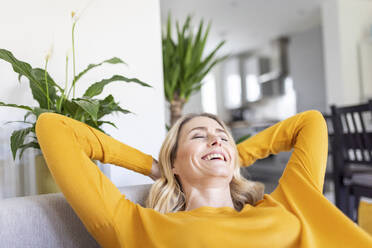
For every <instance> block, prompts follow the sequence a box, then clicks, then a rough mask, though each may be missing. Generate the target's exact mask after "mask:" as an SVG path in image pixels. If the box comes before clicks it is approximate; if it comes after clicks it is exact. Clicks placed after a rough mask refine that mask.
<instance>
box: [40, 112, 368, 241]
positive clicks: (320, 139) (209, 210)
mask: <svg viewBox="0 0 372 248" xmlns="http://www.w3.org/2000/svg"><path fill="white" fill-rule="evenodd" d="M36 133H37V137H38V140H39V143H40V146H41V149H42V151H43V154H44V157H45V159H46V161H47V164H48V167H49V169H50V171H51V172H52V175H53V177H54V178H55V180H56V182H57V183H58V185H59V186H60V188H61V190H62V192H63V194H64V195H65V197H66V199H67V201H68V202H69V203H70V205H71V206H72V208H73V209H74V211H75V212H76V213H77V215H78V216H79V217H80V219H81V220H82V222H83V223H84V225H85V226H86V228H87V229H88V231H89V232H90V233H91V234H92V235H93V237H94V238H95V239H96V240H97V242H98V243H99V244H100V245H101V246H103V247H145V248H149V247H171V248H175V247H177V248H180V247H190V248H198V247H213V248H215V247H244V248H246V247H255V248H257V247H304V248H305V247H306V248H314V247H327V248H330V247H337V248H339V247H361V248H364V247H372V237H371V236H369V235H368V234H367V233H366V232H365V231H363V230H362V229H361V228H359V227H358V226H357V225H356V224H354V223H353V222H352V221H350V220H349V219H348V218H347V217H346V216H344V215H343V213H342V212H340V211H339V210H338V209H337V208H336V207H335V206H334V205H332V204H331V203H330V202H329V201H328V200H327V199H326V198H325V197H324V196H323V195H322V188H323V182H324V174H325V168H326V160H327V145H328V143H327V128H326V124H325V121H324V119H323V117H322V115H321V114H320V112H318V111H314V110H312V111H306V112H303V113H300V114H297V115H295V116H293V117H291V118H288V119H286V120H284V121H282V122H279V123H277V124H275V125H274V126H272V127H270V128H267V129H266V130H264V131H262V132H261V133H259V134H257V135H255V136H253V137H252V138H250V139H248V140H246V141H245V142H243V143H241V144H240V145H239V146H238V151H239V155H240V159H241V161H242V163H243V164H244V165H246V166H248V165H251V164H252V163H254V162H255V161H256V160H257V159H260V158H264V157H266V156H268V155H269V154H271V153H278V152H280V151H284V150H290V149H292V148H294V150H293V153H292V156H291V158H290V160H289V162H288V164H287V166H286V168H285V171H284V173H283V175H282V177H281V179H280V180H279V185H278V187H277V188H276V189H275V191H274V192H273V193H271V194H266V195H265V196H264V199H263V200H261V201H259V202H258V203H257V204H255V206H252V205H249V204H246V205H245V207H244V208H243V210H241V211H240V212H238V211H236V210H235V209H233V208H230V207H221V208H214V207H200V208H197V209H193V210H191V211H179V212H176V213H168V214H161V213H159V212H157V211H155V210H153V209H148V208H144V207H142V206H140V205H138V204H135V203H133V202H131V201H129V200H128V199H126V198H125V196H124V195H122V194H121V193H120V191H119V190H118V189H117V188H116V187H115V185H114V184H113V183H112V182H111V181H110V180H109V179H108V178H107V177H106V176H105V175H104V174H103V173H102V172H101V171H100V170H99V169H98V167H97V166H96V165H95V164H94V163H92V162H91V159H96V160H100V161H102V162H103V163H110V164H115V165H118V166H122V167H125V168H128V169H131V170H134V171H136V172H139V173H142V174H144V175H149V174H150V172H151V164H152V157H151V156H149V155H146V154H144V153H142V152H140V151H138V150H136V149H134V148H131V147H129V146H127V145H125V144H123V143H121V142H119V141H117V140H115V139H113V138H112V137H109V136H107V135H105V134H103V133H102V132H100V131H98V130H96V129H94V128H91V127H89V126H87V125H85V124H83V123H81V122H78V121H76V120H73V119H70V118H67V117H65V116H62V115H58V114H53V113H44V114H42V115H40V117H39V119H38V121H37V124H36Z"/></svg>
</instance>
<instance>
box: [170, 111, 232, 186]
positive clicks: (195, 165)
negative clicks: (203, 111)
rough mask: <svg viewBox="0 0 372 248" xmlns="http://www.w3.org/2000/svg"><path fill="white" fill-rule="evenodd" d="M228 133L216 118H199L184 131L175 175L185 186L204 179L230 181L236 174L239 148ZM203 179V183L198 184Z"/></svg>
mask: <svg viewBox="0 0 372 248" xmlns="http://www.w3.org/2000/svg"><path fill="white" fill-rule="evenodd" d="M231 142H232V141H231V140H229V137H228V135H227V134H226V131H225V130H224V129H223V127H222V126H221V125H220V124H219V123H218V122H217V121H215V120H214V119H211V118H208V117H204V116H199V117H195V118H193V119H191V120H190V121H188V122H186V123H185V124H184V126H183V127H182V128H181V130H180V134H179V140H178V149H177V154H176V158H175V161H174V166H173V167H174V168H173V172H174V173H175V174H176V175H178V176H179V177H180V179H181V182H182V184H184V183H185V182H189V183H192V182H194V183H198V182H199V183H201V181H200V179H206V178H209V179H211V180H212V179H223V181H224V182H228V183H229V182H230V181H231V179H232V176H233V173H234V164H235V147H234V146H233V145H232V144H231ZM198 180H199V181H198Z"/></svg>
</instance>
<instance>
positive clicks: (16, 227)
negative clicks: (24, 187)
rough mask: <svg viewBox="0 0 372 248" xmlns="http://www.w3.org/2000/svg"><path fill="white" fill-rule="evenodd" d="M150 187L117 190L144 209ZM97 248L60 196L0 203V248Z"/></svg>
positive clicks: (129, 187) (26, 198)
mask: <svg viewBox="0 0 372 248" xmlns="http://www.w3.org/2000/svg"><path fill="white" fill-rule="evenodd" d="M150 187H151V185H150V184H146V185H136V186H127V187H122V188H119V190H120V191H121V192H122V193H123V194H125V195H126V197H127V198H128V199H130V200H131V201H133V202H136V203H139V204H141V205H143V203H144V201H145V199H146V197H147V194H148V192H149V189H150ZM28 247H37V248H44V247H45V248H54V247H57V248H59V247H61V248H62V247H64V248H67V247H68V248H75V247H81V248H87V247H89V248H91V247H92V248H94V247H100V246H99V245H98V243H97V242H96V241H95V240H94V239H93V237H92V236H91V235H90V234H89V233H88V232H87V231H86V229H85V227H84V226H83V224H82V223H81V221H80V220H79V218H78V217H77V215H76V214H75V213H74V211H73V210H72V208H71V207H70V205H69V204H68V203H67V201H66V199H65V198H64V196H63V195H62V193H58V194H45V195H36V196H27V197H16V198H9V199H4V200H0V248H28Z"/></svg>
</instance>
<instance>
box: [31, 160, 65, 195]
mask: <svg viewBox="0 0 372 248" xmlns="http://www.w3.org/2000/svg"><path fill="white" fill-rule="evenodd" d="M35 177H36V191H37V193H38V194H48V193H59V192H61V190H60V189H59V187H58V185H57V184H56V182H55V181H54V179H53V177H52V174H51V173H50V171H49V168H48V166H47V164H46V162H45V159H44V157H43V155H36V156H35Z"/></svg>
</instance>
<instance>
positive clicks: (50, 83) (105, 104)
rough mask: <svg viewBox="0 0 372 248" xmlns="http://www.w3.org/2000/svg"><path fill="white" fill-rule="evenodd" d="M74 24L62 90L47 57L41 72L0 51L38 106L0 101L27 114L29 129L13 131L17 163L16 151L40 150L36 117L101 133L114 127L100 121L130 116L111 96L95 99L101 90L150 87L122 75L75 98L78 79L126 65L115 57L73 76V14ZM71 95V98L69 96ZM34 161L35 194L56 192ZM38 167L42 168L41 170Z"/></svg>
mask: <svg viewBox="0 0 372 248" xmlns="http://www.w3.org/2000/svg"><path fill="white" fill-rule="evenodd" d="M72 18H73V24H72V56H73V78H72V82H71V83H70V85H69V83H68V60H69V59H68V56H66V68H65V73H66V79H65V82H64V87H61V86H60V85H59V84H57V83H56V81H54V79H53V78H52V77H51V76H50V75H49V73H48V71H47V68H48V61H49V58H50V54H48V55H47V56H46V58H45V67H44V69H42V68H32V67H31V65H30V64H28V63H26V62H24V61H21V60H18V59H17V58H15V57H14V56H13V54H12V53H11V52H10V51H8V50H5V49H0V59H2V60H4V61H6V62H9V63H10V64H11V65H12V68H13V70H14V71H15V72H16V73H18V80H19V81H20V79H21V77H26V78H27V80H28V81H29V86H30V89H31V92H32V96H33V98H34V99H35V100H36V101H37V102H38V105H39V106H25V105H17V104H9V103H4V102H1V101H0V106H5V107H13V108H20V109H23V110H26V114H25V115H24V118H23V120H22V121H18V122H23V123H25V125H28V127H26V128H23V129H20V130H16V131H14V132H13V133H12V134H11V137H10V145H11V151H12V155H13V159H14V160H15V159H16V156H17V151H19V153H18V154H19V157H20V158H21V157H22V155H23V152H24V151H25V150H26V149H28V148H36V149H40V146H39V144H38V141H37V138H36V134H35V124H36V120H37V118H38V116H39V115H40V114H42V113H44V112H54V113H58V114H62V115H65V116H68V117H71V118H73V119H76V120H79V121H81V122H84V123H86V124H88V125H90V126H92V127H94V128H97V129H99V130H101V131H103V130H102V129H101V127H102V125H103V124H109V125H112V126H114V127H116V126H115V124H114V123H112V122H109V121H103V120H102V118H103V117H105V116H107V115H109V114H111V113H113V112H120V113H123V114H128V113H131V112H130V111H129V110H126V109H123V108H121V107H120V105H119V103H118V102H117V101H115V99H114V97H113V96H112V95H111V94H110V95H108V96H106V97H104V98H97V96H98V95H100V94H101V93H102V91H103V88H104V87H105V86H106V85H107V84H109V83H111V82H115V81H121V82H126V83H136V84H139V85H141V86H145V87H151V86H150V85H149V84H147V83H144V82H142V81H141V80H139V79H137V78H127V77H125V76H123V75H113V76H111V77H109V78H106V79H102V80H101V81H97V82H94V83H92V84H91V85H90V86H89V87H88V88H87V89H86V91H85V93H84V94H83V95H82V96H80V97H75V87H76V85H77V83H78V82H79V79H81V77H83V76H84V75H85V74H86V73H88V72H89V71H90V70H92V69H94V68H96V67H99V66H101V65H103V64H125V62H124V61H123V60H121V59H119V58H117V57H113V58H111V59H108V60H104V61H102V62H100V63H97V64H90V65H88V66H87V68H86V69H85V70H83V71H82V72H80V73H78V74H76V73H75V49H74V45H75V40H74V30H75V26H76V23H77V20H78V18H77V17H76V15H75V14H74V12H73V13H72ZM71 93H72V96H71ZM36 161H37V162H39V163H37V164H38V165H37V167H38V168H39V170H40V171H38V169H37V175H38V176H37V177H39V178H37V184H38V185H37V187H38V193H52V192H56V191H59V190H58V187H57V186H56V184H55V183H54V180H53V179H52V177H51V175H50V173H49V170H48V168H47V166H46V164H45V161H44V159H43V158H42V156H37V157H36ZM40 163H44V165H42V166H40Z"/></svg>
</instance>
